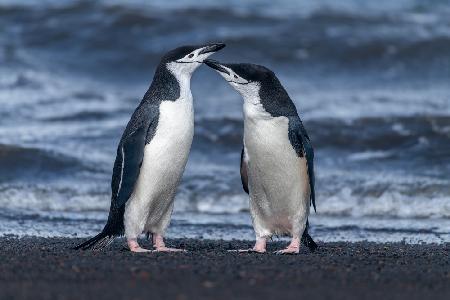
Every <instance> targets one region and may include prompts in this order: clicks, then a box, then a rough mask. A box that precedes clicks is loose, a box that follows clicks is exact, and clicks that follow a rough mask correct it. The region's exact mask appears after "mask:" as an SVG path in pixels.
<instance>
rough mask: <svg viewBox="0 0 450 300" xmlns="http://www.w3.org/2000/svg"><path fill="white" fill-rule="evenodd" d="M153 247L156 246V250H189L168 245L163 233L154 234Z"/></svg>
mask: <svg viewBox="0 0 450 300" xmlns="http://www.w3.org/2000/svg"><path fill="white" fill-rule="evenodd" d="M153 248H155V250H154V251H155V252H187V251H186V250H184V249H177V248H169V247H166V245H165V243H164V238H163V236H162V235H161V234H155V235H153Z"/></svg>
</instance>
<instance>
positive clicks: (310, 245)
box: [302, 232, 319, 252]
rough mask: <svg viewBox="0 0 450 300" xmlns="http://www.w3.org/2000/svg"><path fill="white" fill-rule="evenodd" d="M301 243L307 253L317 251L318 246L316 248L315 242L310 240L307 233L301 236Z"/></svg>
mask: <svg viewBox="0 0 450 300" xmlns="http://www.w3.org/2000/svg"><path fill="white" fill-rule="evenodd" d="M302 243H303V245H305V246H306V247H308V249H309V251H311V252H314V251H316V250H317V248H318V247H319V246H317V244H316V242H314V240H313V239H312V237H311V236H310V235H309V234H308V232H304V233H303V236H302Z"/></svg>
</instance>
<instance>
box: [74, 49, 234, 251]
mask: <svg viewBox="0 0 450 300" xmlns="http://www.w3.org/2000/svg"><path fill="white" fill-rule="evenodd" d="M223 47H225V45H224V44H222V43H214V44H207V45H199V46H183V47H179V48H176V49H174V50H172V51H169V52H168V53H166V54H165V55H164V56H163V57H162V59H161V62H160V64H159V65H158V67H157V69H156V72H155V75H154V78H153V81H152V83H151V85H150V87H149V89H148V90H147V92H146V93H145V95H144V97H143V99H142V101H141V103H140V104H139V106H138V107H137V108H136V110H135V111H134V113H133V115H132V116H131V119H130V121H129V122H128V125H127V127H126V128H125V131H124V133H123V135H122V138H121V139H120V142H119V145H118V148H117V156H116V160H115V163H114V169H113V175H112V181H111V189H112V197H111V206H110V211H109V216H108V221H107V223H106V225H105V227H104V229H103V231H102V232H101V233H99V234H98V235H97V236H95V237H93V238H92V239H90V240H88V241H86V242H84V243H82V244H80V245H78V246H77V247H75V248H76V249H89V248H93V249H101V248H104V247H105V246H107V245H108V244H109V243H111V242H112V241H113V239H114V238H115V237H117V236H120V235H123V234H125V236H126V239H127V243H128V247H129V248H130V250H131V251H133V252H147V251H151V250H147V249H143V248H141V247H140V246H139V244H138V242H137V238H138V236H139V235H140V234H142V233H144V232H145V233H147V234H148V235H150V234H151V235H152V240H153V247H154V249H155V250H154V251H180V250H179V249H172V248H167V247H166V246H165V244H164V239H163V235H164V232H165V229H166V228H167V226H168V225H169V222H170V217H171V214H172V210H173V205H174V196H175V192H176V189H177V186H178V184H179V182H180V179H181V176H182V174H183V172H184V168H185V166H186V162H187V159H188V154H189V151H190V148H191V143H192V138H193V134H194V109H193V99H192V94H191V89H190V81H191V76H192V74H193V72H194V71H195V70H196V69H197V68H198V67H199V66H200V65H201V64H202V62H203V61H204V60H205V59H206V58H207V57H208V56H210V55H211V54H213V53H214V52H216V51H218V50H220V49H222V48H223Z"/></svg>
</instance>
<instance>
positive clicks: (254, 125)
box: [205, 59, 317, 254]
mask: <svg viewBox="0 0 450 300" xmlns="http://www.w3.org/2000/svg"><path fill="white" fill-rule="evenodd" d="M205 63H206V64H207V65H208V66H209V67H211V68H213V69H215V70H216V71H217V72H218V73H219V74H220V75H221V76H222V77H223V78H225V80H226V81H228V83H230V85H231V86H232V87H233V88H234V89H236V90H237V91H238V92H239V93H240V94H241V95H242V97H243V98H244V105H243V106H244V107H243V108H244V147H243V149H242V153H241V170H240V171H241V179H242V186H243V188H244V190H245V191H246V192H247V193H248V194H249V196H250V197H249V198H250V213H251V216H252V222H253V227H254V230H255V234H256V244H255V246H254V247H253V249H246V250H239V251H241V252H244V251H245V252H259V253H264V252H266V241H267V238H270V237H271V236H273V235H290V236H291V237H292V240H291V243H290V244H289V246H288V247H287V248H285V249H283V250H279V251H277V252H276V253H278V254H295V253H298V252H299V249H300V243H301V242H303V244H305V245H306V246H307V247H308V248H309V249H310V250H312V251H313V250H315V249H316V248H317V245H316V243H315V242H314V241H313V239H312V238H311V237H310V235H309V234H308V216H309V212H310V205H311V204H312V205H313V207H314V210H315V209H316V204H315V193H314V192H315V191H314V165H313V163H314V162H313V160H314V152H313V148H312V145H311V141H310V139H309V136H308V134H307V132H306V130H305V128H304V127H303V124H302V121H301V120H300V117H299V115H298V113H297V109H296V107H295V105H294V103H293V102H292V100H291V98H290V97H289V95H288V94H287V92H286V90H285V89H284V88H283V86H282V85H281V83H280V81H279V80H278V78H277V77H276V76H275V74H274V73H273V72H272V71H270V70H269V69H267V68H265V67H263V66H259V65H253V64H222V63H219V62H217V61H214V60H209V59H208V60H206V61H205Z"/></svg>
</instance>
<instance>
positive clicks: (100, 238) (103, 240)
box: [73, 231, 115, 250]
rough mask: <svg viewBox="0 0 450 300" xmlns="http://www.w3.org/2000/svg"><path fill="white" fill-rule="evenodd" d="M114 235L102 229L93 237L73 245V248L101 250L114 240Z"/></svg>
mask: <svg viewBox="0 0 450 300" xmlns="http://www.w3.org/2000/svg"><path fill="white" fill-rule="evenodd" d="M114 238H115V237H114V235H109V234H108V233H105V232H104V231H102V232H100V233H99V234H97V235H96V236H94V237H93V238H91V239H89V240H87V241H85V242H84V243H81V244H79V245H78V246H76V247H74V248H73V249H75V250H80V249H81V250H88V249H92V250H102V249H104V248H105V247H107V246H108V245H109V244H111V243H112V242H113V241H114Z"/></svg>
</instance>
